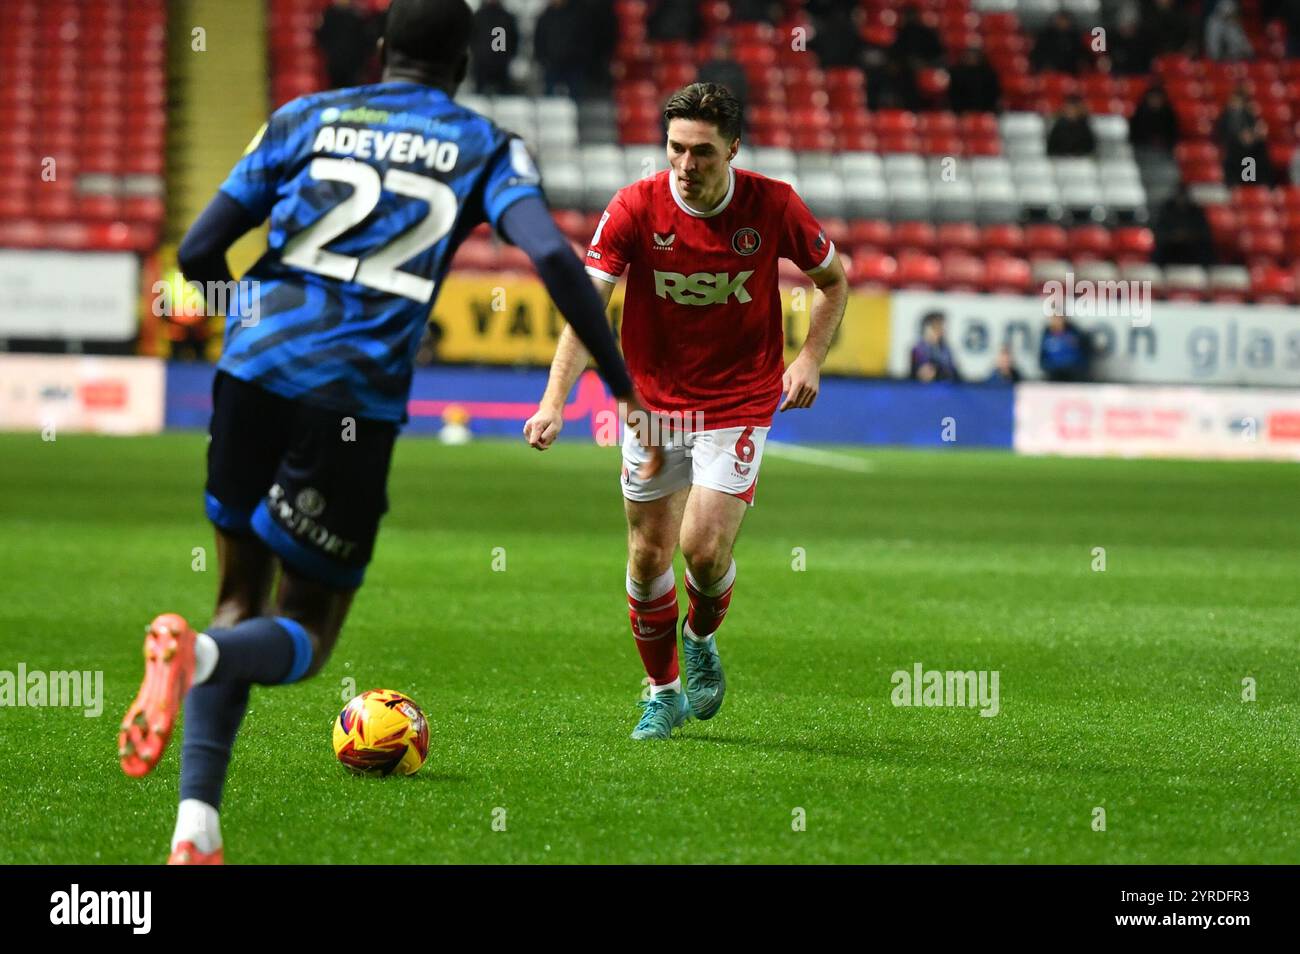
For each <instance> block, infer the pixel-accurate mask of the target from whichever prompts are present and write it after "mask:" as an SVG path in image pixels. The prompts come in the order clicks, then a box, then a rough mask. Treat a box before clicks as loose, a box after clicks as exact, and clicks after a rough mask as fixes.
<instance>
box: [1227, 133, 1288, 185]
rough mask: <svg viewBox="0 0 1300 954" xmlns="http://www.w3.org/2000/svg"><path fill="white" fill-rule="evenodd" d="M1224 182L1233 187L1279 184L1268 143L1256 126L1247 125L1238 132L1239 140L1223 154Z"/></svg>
mask: <svg viewBox="0 0 1300 954" xmlns="http://www.w3.org/2000/svg"><path fill="white" fill-rule="evenodd" d="M1223 182H1224V185H1226V186H1228V187H1229V188H1232V187H1233V186H1238V185H1259V186H1270V187H1271V186H1275V185H1277V170H1275V169H1274V168H1273V160H1272V158H1271V157H1270V156H1269V153H1268V143H1266V142H1265V141H1264V137H1263V136H1261V135H1260V134H1259V130H1258V129H1256V128H1255V127H1254V126H1245V127H1243V128H1242V129H1240V130H1238V132H1237V141H1236V142H1234V143H1232V144H1231V145H1229V146H1228V148H1227V149H1226V150H1225V151H1224V154H1223Z"/></svg>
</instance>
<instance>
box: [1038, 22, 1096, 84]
mask: <svg viewBox="0 0 1300 954" xmlns="http://www.w3.org/2000/svg"><path fill="white" fill-rule="evenodd" d="M1029 64H1030V66H1032V67H1033V68H1034V70H1035V71H1036V72H1052V73H1078V72H1079V68H1080V67H1081V66H1082V65H1083V39H1082V38H1081V36H1080V34H1079V30H1078V29H1077V28H1076V27H1075V25H1074V20H1072V19H1071V18H1070V15H1069V14H1068V13H1058V14H1056V16H1054V17H1052V22H1051V23H1050V24H1049V25H1048V26H1046V27H1044V28H1043V32H1041V33H1040V34H1038V39H1037V40H1036V41H1035V42H1034V50H1033V52H1032V53H1031V54H1030V55H1029Z"/></svg>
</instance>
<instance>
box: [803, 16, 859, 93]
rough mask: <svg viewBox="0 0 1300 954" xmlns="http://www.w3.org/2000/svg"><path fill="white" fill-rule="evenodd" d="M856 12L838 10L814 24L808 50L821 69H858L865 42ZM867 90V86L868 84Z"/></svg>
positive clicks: (818, 19) (815, 20)
mask: <svg viewBox="0 0 1300 954" xmlns="http://www.w3.org/2000/svg"><path fill="white" fill-rule="evenodd" d="M859 16H860V14H859V13H858V12H857V11H856V9H850V8H837V9H834V10H831V11H830V12H828V13H827V14H825V15H824V16H821V17H817V18H815V19H814V20H813V38H812V40H811V42H809V44H808V46H809V47H810V48H811V49H812V51H813V52H814V53H816V54H817V60H818V62H819V63H821V67H822V69H831V68H832V67H836V66H861V65H862V54H863V51H864V50H865V48H866V42H865V41H864V40H863V39H862V34H861V32H860V31H859V29H858V17H859ZM867 85H868V89H870V83H868V84H867Z"/></svg>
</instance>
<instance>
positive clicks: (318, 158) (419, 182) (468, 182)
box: [218, 82, 541, 421]
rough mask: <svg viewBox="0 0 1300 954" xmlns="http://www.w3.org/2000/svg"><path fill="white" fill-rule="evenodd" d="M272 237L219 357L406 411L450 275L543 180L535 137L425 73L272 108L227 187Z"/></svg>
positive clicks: (261, 377) (343, 400)
mask: <svg viewBox="0 0 1300 954" xmlns="http://www.w3.org/2000/svg"><path fill="white" fill-rule="evenodd" d="M221 189H222V191H223V192H225V193H226V194H227V195H229V196H230V197H231V198H233V199H235V200H236V201H237V202H239V203H240V204H241V205H242V206H244V208H246V209H247V210H248V211H249V212H250V213H252V215H253V216H254V217H255V218H257V219H258V220H259V221H261V220H262V219H265V218H266V217H267V216H269V217H270V234H269V237H268V247H267V252H266V254H265V255H263V256H262V257H261V258H260V259H259V260H258V261H257V263H256V264H255V265H254V266H253V267H252V268H251V269H250V270H249V272H248V274H246V275H245V276H244V277H243V278H244V281H246V282H248V281H255V282H257V283H258V284H257V286H256V293H255V294H254V295H253V296H251V298H249V297H247V296H245V295H242V294H241V295H240V296H238V297H239V299H240V302H239V303H237V304H235V305H232V307H231V308H230V310H229V311H228V313H227V319H226V336H225V349H224V352H223V354H222V356H221V361H220V363H219V365H218V366H219V367H220V368H221V369H222V370H224V371H226V372H228V373H230V374H232V375H234V376H235V377H237V378H242V379H244V380H245V381H251V382H254V383H256V384H258V385H260V386H261V387H264V388H266V389H267V390H269V391H273V392H275V393H277V394H281V395H283V396H285V397H289V398H293V399H295V400H300V401H303V402H305V403H307V404H312V405H315V406H318V407H325V408H330V409H334V410H339V411H342V412H345V413H351V414H356V415H358V416H361V417H369V418H375V419H378V420H389V421H403V420H405V417H406V401H407V397H408V394H409V391H410V384H411V369H412V365H413V363H414V359H415V353H416V350H417V349H418V347H419V343H420V339H421V337H422V335H423V330H424V325H425V322H426V321H427V320H428V317H429V312H430V309H431V308H432V306H433V301H434V298H435V297H436V296H437V293H438V286H439V284H440V282H441V281H442V278H443V276H444V275H445V274H446V272H447V268H448V266H449V264H450V262H451V259H452V256H453V255H454V254H455V251H456V248H457V246H459V244H460V243H461V241H462V240H463V239H464V238H465V236H466V235H468V234H469V232H470V230H472V229H473V228H474V227H475V226H476V225H478V224H480V223H481V222H483V221H487V222H489V223H491V224H492V226H493V227H494V228H495V227H496V226H497V223H498V221H499V220H500V218H501V215H502V213H503V212H505V210H506V209H507V208H508V207H509V206H510V205H511V204H513V203H514V202H516V201H517V200H519V199H521V198H523V197H525V196H530V195H537V196H540V195H541V183H540V178H539V176H538V173H537V167H536V166H535V165H534V163H533V161H532V159H531V157H530V156H529V154H528V151H527V149H526V148H525V147H524V143H523V141H522V140H520V139H519V138H517V137H515V136H513V135H511V134H510V133H509V132H507V131H505V130H502V129H500V128H499V127H497V126H496V125H495V124H493V123H492V122H491V121H490V120H488V119H486V118H485V117H483V116H480V115H479V114H478V113H475V112H474V111H473V110H470V109H467V108H465V107H464V106H460V105H458V104H456V103H455V102H454V101H453V100H452V99H451V98H450V97H448V96H447V94H446V93H444V92H442V91H441V90H438V89H435V88H433V87H430V86H425V85H421V84H418V83H406V82H398V83H379V84H376V85H372V86H359V87H355V88H352V89H341V90H331V91H330V92H326V93H318V94H315V95H312V96H306V97H303V98H301V99H297V100H294V101H293V102H291V103H288V104H287V105H285V106H284V107H282V108H281V109H279V110H277V111H276V113H275V114H274V115H273V116H272V117H271V119H270V121H269V122H268V123H267V124H266V125H265V126H264V127H263V128H262V130H261V131H260V132H259V133H258V135H257V137H255V138H254V140H253V142H252V143H251V144H250V146H249V148H248V151H247V152H246V153H245V154H244V157H243V159H241V160H240V161H239V163H238V164H237V165H236V166H235V168H234V170H233V171H232V172H231V173H230V177H229V178H228V179H227V180H226V181H225V183H224V184H223V185H222V186H221Z"/></svg>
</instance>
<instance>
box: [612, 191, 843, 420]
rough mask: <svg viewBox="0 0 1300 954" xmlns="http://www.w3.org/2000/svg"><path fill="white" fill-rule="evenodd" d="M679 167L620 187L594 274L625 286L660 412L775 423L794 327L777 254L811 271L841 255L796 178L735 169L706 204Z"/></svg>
mask: <svg viewBox="0 0 1300 954" xmlns="http://www.w3.org/2000/svg"><path fill="white" fill-rule="evenodd" d="M676 186H677V180H676V177H675V176H674V175H673V173H672V171H671V170H665V171H663V172H660V173H659V174H658V175H655V176H653V177H650V178H646V179H641V180H639V181H638V182H635V183H633V184H632V185H630V186H626V187H625V188H623V189H620V190H619V191H618V193H617V194H616V195H615V196H614V198H613V200H612V201H611V202H610V204H609V208H608V209H606V210H605V213H604V215H602V216H601V219H600V225H599V226H598V227H597V229H596V234H595V235H593V236H592V237H591V246H590V248H588V250H587V272H588V273H589V274H591V275H592V276H594V277H596V278H599V279H601V280H603V281H607V282H611V283H612V282H616V281H618V277H619V276H620V275H622V274H623V270H624V269H625V268H629V267H630V270H629V272H628V278H627V290H626V293H625V296H624V299H623V327H622V336H623V356H624V358H625V359H626V361H627V366H628V370H629V371H630V372H631V374H632V381H633V382H634V383H635V384H636V387H637V390H638V391H640V392H641V396H642V398H643V399H644V400H645V402H646V404H647V405H648V406H649V407H650V409H652V410H655V411H665V412H675V411H680V412H701V413H702V415H703V426H704V427H705V428H707V429H710V430H712V429H714V428H722V427H741V426H749V425H755V426H759V427H766V426H768V425H769V424H771V423H772V414H773V412H775V410H776V405H777V400H778V399H779V398H780V395H781V375H782V373H783V371H784V369H785V367H784V361H783V352H784V329H783V327H782V314H781V293H780V290H779V288H778V286H777V260H778V259H779V258H788V259H790V260H791V261H792V262H794V263H795V265H797V266H798V267H799V268H800V269H802V270H803V271H805V272H809V271H814V270H817V269H820V268H825V267H826V266H828V265H829V264H830V263H831V258H832V257H833V256H834V254H835V247H834V244H833V243H832V242H831V241H830V240H829V239H828V238H827V237H826V233H825V231H823V229H822V227H821V226H820V225H819V224H818V222H817V220H816V219H815V218H814V217H813V214H812V213H811V212H810V211H808V207H807V206H806V205H804V203H803V200H802V199H800V198H799V196H798V195H797V194H795V191H794V189H792V188H791V187H790V185H789V184H788V183H785V182H781V181H779V180H776V179H769V178H767V177H766V176H762V175H759V174H758V173H756V172H749V171H747V170H745V169H736V168H734V167H733V168H732V170H731V176H730V182H729V184H728V187H727V192H726V195H724V196H723V198H722V200H721V201H720V202H719V203H718V206H717V207H716V208H715V209H714V210H713V211H712V212H697V211H695V210H694V209H692V208H691V207H690V206H688V205H687V204H686V203H685V202H684V201H683V200H682V198H681V197H680V196H679V195H678V193H677V188H676Z"/></svg>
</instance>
